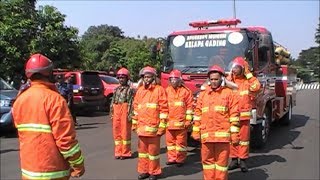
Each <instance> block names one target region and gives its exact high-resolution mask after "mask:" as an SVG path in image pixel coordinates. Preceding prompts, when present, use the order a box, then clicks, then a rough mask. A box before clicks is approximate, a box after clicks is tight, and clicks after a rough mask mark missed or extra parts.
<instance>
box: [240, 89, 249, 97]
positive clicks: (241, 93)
mask: <svg viewBox="0 0 320 180" xmlns="http://www.w3.org/2000/svg"><path fill="white" fill-rule="evenodd" d="M248 94H249V91H248V90H246V91H241V92H240V96H244V95H248Z"/></svg>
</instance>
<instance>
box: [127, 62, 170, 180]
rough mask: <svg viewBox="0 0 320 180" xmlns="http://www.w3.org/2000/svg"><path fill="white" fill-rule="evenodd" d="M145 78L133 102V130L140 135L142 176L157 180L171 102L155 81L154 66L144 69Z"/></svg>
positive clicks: (139, 177) (141, 177)
mask: <svg viewBox="0 0 320 180" xmlns="http://www.w3.org/2000/svg"><path fill="white" fill-rule="evenodd" d="M143 80H144V83H143V86H141V87H139V88H138V90H137V92H136V95H135V97H134V101H133V107H134V115H133V116H132V130H134V131H136V132H137V134H138V138H139V140H138V153H139V157H138V173H139V176H138V179H146V178H148V177H149V179H151V180H155V179H157V178H158V176H159V175H160V174H161V167H160V137H161V136H162V135H163V134H164V133H165V130H166V121H167V117H168V105H167V97H166V92H165V89H164V88H163V87H161V86H160V85H158V84H156V83H154V81H155V80H156V70H155V69H154V68H152V67H149V66H147V67H145V68H144V69H143Z"/></svg>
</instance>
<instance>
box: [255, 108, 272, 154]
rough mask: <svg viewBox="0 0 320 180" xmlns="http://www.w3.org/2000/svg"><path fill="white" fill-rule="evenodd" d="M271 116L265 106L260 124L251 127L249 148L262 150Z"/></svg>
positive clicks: (268, 131)
mask: <svg viewBox="0 0 320 180" xmlns="http://www.w3.org/2000/svg"><path fill="white" fill-rule="evenodd" d="M271 114H272V113H271V109H270V106H267V107H266V108H265V110H264V114H263V120H262V123H260V124H255V125H253V129H252V132H251V146H252V147H253V148H262V147H264V145H265V144H266V143H267V140H268V136H269V133H270V122H271Z"/></svg>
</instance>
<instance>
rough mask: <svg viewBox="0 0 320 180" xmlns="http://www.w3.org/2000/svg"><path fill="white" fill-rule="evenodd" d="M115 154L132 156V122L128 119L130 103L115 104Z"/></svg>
mask: <svg viewBox="0 0 320 180" xmlns="http://www.w3.org/2000/svg"><path fill="white" fill-rule="evenodd" d="M113 138H114V143H115V149H114V155H115V156H118V157H120V156H121V157H131V122H129V120H128V104H127V103H121V104H114V105H113Z"/></svg>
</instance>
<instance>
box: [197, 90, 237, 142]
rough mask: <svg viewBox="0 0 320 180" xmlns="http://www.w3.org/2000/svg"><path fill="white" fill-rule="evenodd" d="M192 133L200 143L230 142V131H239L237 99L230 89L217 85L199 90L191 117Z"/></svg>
mask: <svg viewBox="0 0 320 180" xmlns="http://www.w3.org/2000/svg"><path fill="white" fill-rule="evenodd" d="M193 120H194V126H193V130H192V131H193V132H192V133H193V134H200V139H201V142H202V143H205V142H230V140H231V133H238V132H239V111H238V99H237V97H236V95H235V93H233V92H232V90H231V89H229V88H226V87H219V88H218V89H215V90H213V89H211V88H210V89H206V90H204V91H201V92H200V94H199V97H198V100H197V106H196V108H195V114H194V117H193Z"/></svg>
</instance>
